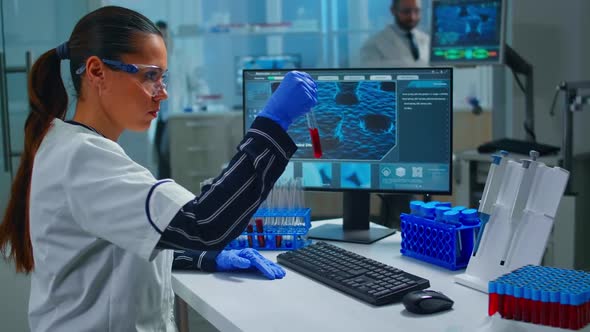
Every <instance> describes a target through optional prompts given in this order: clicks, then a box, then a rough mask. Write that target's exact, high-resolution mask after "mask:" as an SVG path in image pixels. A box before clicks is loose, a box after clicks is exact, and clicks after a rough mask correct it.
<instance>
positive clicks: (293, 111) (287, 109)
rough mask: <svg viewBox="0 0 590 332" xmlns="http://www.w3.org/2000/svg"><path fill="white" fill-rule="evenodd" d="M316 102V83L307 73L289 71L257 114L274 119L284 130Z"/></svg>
mask: <svg viewBox="0 0 590 332" xmlns="http://www.w3.org/2000/svg"><path fill="white" fill-rule="evenodd" d="M316 104H317V85H316V83H315V82H314V81H313V79H312V78H311V76H309V74H307V73H304V72H299V71H290V72H289V73H287V75H285V77H284V78H283V80H282V81H281V84H280V85H279V87H278V89H277V90H276V91H275V92H274V93H273V94H272V96H270V99H269V100H268V102H267V103H266V106H265V107H264V109H263V110H262V112H260V114H258V116H262V117H266V118H269V119H272V120H274V121H275V122H276V123H278V124H279V125H280V126H281V127H282V128H283V129H284V130H285V131H286V130H287V129H288V128H289V126H290V125H291V123H293V121H294V120H295V119H296V118H298V117H299V116H301V115H303V114H305V113H307V112H309V111H310V110H311V108H312V107H314V106H315V105H316Z"/></svg>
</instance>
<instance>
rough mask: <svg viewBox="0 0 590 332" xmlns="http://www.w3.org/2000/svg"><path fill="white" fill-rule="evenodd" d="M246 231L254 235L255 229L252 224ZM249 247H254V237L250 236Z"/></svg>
mask: <svg viewBox="0 0 590 332" xmlns="http://www.w3.org/2000/svg"><path fill="white" fill-rule="evenodd" d="M246 231H247V232H248V233H254V228H253V227H252V224H249V225H248V227H246ZM248 247H250V248H253V247H254V243H253V241H252V235H248Z"/></svg>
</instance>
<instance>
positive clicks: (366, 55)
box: [360, 0, 430, 67]
mask: <svg viewBox="0 0 590 332" xmlns="http://www.w3.org/2000/svg"><path fill="white" fill-rule="evenodd" d="M421 7H422V6H421V3H420V0H392V1H391V6H390V7H389V10H390V11H391V14H392V15H393V17H394V18H395V23H394V24H391V25H388V26H386V27H385V28H384V29H383V30H381V31H380V32H378V33H377V34H375V35H374V36H372V37H370V38H369V39H368V40H367V41H366V42H365V43H364V45H363V47H362V48H361V51H360V61H361V65H362V66H364V67H424V66H427V65H428V60H429V48H430V37H429V36H428V35H427V34H426V33H425V32H423V31H421V30H419V29H418V28H417V26H418V24H419V23H420V19H421Z"/></svg>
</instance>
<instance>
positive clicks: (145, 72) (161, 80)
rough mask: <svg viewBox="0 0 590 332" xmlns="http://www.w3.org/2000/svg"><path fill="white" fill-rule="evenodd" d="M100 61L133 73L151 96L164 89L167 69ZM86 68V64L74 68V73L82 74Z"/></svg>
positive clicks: (105, 60)
mask: <svg viewBox="0 0 590 332" xmlns="http://www.w3.org/2000/svg"><path fill="white" fill-rule="evenodd" d="M101 61H102V62H103V63H104V64H106V65H107V66H109V67H110V68H112V69H114V70H120V71H122V72H125V73H128V74H133V75H134V76H135V77H136V78H137V79H138V80H139V83H140V84H141V85H142V86H143V88H144V89H145V91H146V92H147V93H148V94H150V95H151V96H152V97H155V96H157V95H159V94H160V93H162V92H163V91H164V90H166V86H167V83H168V70H164V69H162V68H160V67H158V66H155V65H144V64H135V63H124V62H122V61H117V60H109V59H101ZM85 70H86V64H84V65H82V66H81V67H80V68H78V69H77V70H76V75H80V74H82V73H83V72H84V71H85Z"/></svg>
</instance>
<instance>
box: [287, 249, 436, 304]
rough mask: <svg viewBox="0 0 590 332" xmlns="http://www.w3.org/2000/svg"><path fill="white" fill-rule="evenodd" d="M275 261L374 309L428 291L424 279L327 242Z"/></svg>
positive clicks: (294, 252) (290, 252)
mask: <svg viewBox="0 0 590 332" xmlns="http://www.w3.org/2000/svg"><path fill="white" fill-rule="evenodd" d="M277 261H278V262H279V263H280V264H282V265H284V266H286V267H288V268H290V269H293V270H295V271H296V272H299V273H301V274H303V275H305V276H306V277H309V278H311V279H314V280H317V281H319V282H321V283H324V284H326V285H328V286H330V287H333V288H336V289H338V290H341V291H343V292H344V293H346V294H348V295H351V296H353V297H355V298H357V299H359V300H362V301H365V302H368V303H370V304H374V305H384V304H389V303H393V302H398V301H401V299H402V297H403V296H404V295H405V294H407V293H409V292H411V291H415V290H420V289H426V288H428V287H430V282H429V281H428V280H427V279H424V278H421V277H418V276H415V275H413V274H409V273H407V272H404V271H402V270H400V269H397V268H395V267H393V266H390V265H386V264H383V263H380V262H377V261H375V260H372V259H370V258H367V257H364V256H361V255H358V254H355V253H353V252H351V251H348V250H345V249H342V248H339V247H337V246H334V245H331V244H328V243H326V242H317V243H314V244H312V245H310V246H307V247H305V248H301V249H297V250H294V251H289V252H286V253H282V254H280V255H278V256H277Z"/></svg>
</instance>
